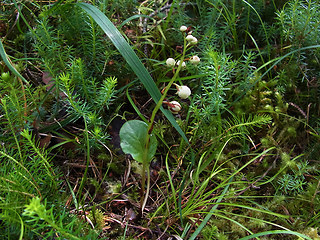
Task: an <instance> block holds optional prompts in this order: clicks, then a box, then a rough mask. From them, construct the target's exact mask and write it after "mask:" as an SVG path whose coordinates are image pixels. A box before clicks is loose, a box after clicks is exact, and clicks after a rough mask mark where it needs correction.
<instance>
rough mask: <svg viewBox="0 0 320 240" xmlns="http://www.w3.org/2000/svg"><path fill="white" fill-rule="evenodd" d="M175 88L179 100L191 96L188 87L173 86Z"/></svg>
mask: <svg viewBox="0 0 320 240" xmlns="http://www.w3.org/2000/svg"><path fill="white" fill-rule="evenodd" d="M175 85H176V88H177V90H178V91H177V94H178V96H179V97H180V98H181V99H186V98H188V97H189V96H190V95H191V90H190V88H189V87H188V86H179V85H178V84H175Z"/></svg>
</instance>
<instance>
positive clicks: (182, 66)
mask: <svg viewBox="0 0 320 240" xmlns="http://www.w3.org/2000/svg"><path fill="white" fill-rule="evenodd" d="M179 65H180V60H179V61H178V62H177V66H179ZM186 67H187V65H186V63H185V62H182V64H181V68H186Z"/></svg>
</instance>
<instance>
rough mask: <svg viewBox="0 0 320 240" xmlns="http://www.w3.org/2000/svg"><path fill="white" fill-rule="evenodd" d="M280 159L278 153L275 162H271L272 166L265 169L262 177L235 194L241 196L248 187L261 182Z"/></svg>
mask: <svg viewBox="0 0 320 240" xmlns="http://www.w3.org/2000/svg"><path fill="white" fill-rule="evenodd" d="M277 160H278V155H277V156H276V159H275V160H274V161H273V163H272V164H271V166H270V167H269V168H268V169H267V171H265V173H264V174H262V176H261V177H259V178H258V179H257V180H256V181H254V182H253V183H251V184H250V185H249V186H248V187H246V188H245V189H243V190H242V191H241V192H239V193H237V194H236V195H235V196H240V195H241V194H243V193H244V192H246V191H247V190H248V189H250V188H252V187H254V186H255V184H256V183H257V182H259V181H260V180H261V179H263V178H264V177H265V176H266V175H267V174H268V172H270V170H271V169H272V168H273V166H274V165H275V164H276V161H277Z"/></svg>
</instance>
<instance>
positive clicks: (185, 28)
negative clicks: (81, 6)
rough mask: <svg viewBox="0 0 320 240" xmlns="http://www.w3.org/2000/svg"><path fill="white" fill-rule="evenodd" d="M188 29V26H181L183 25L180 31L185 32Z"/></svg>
mask: <svg viewBox="0 0 320 240" xmlns="http://www.w3.org/2000/svg"><path fill="white" fill-rule="evenodd" d="M187 29H188V28H187V27H186V26H181V27H180V31H181V32H185V31H187Z"/></svg>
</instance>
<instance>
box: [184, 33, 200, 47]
mask: <svg viewBox="0 0 320 240" xmlns="http://www.w3.org/2000/svg"><path fill="white" fill-rule="evenodd" d="M186 40H187V42H189V43H190V44H191V45H196V44H197V43H198V39H197V38H196V37H194V36H192V35H191V34H190V35H188V36H186Z"/></svg>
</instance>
